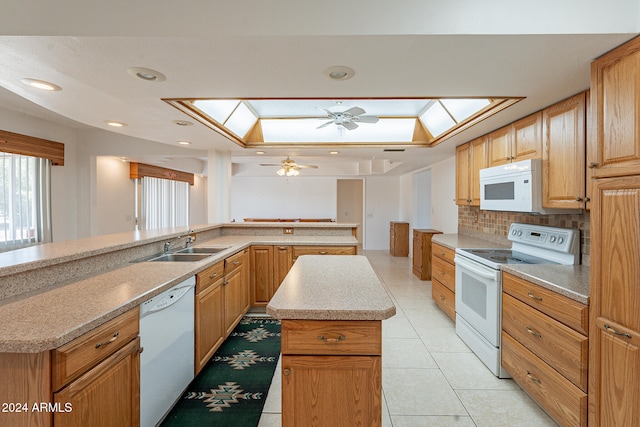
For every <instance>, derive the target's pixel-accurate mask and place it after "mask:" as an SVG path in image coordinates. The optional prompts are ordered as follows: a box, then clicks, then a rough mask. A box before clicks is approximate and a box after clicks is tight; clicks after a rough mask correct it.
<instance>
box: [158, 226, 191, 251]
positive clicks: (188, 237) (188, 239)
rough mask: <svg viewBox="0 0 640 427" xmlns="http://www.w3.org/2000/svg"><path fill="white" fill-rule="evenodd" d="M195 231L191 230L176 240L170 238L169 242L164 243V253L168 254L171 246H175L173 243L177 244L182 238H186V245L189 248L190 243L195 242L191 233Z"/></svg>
mask: <svg viewBox="0 0 640 427" xmlns="http://www.w3.org/2000/svg"><path fill="white" fill-rule="evenodd" d="M193 232H194V231H193V230H189V234H187V235H185V236H178V237H177V238H176V239H175V240H169V241H168V242H165V244H164V253H165V254H168V253H169V251H171V248H172V247H173V245H174V244H176V243H177V242H179V241H180V240H182V239H185V244H184V247H185V248H188V247H189V245H190V244H191V243H193V242H194V238H193V236H192V235H191V234H192V233H193Z"/></svg>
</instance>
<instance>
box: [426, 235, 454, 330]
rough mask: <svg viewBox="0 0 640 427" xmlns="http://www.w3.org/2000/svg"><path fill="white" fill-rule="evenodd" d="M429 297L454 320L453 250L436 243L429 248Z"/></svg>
mask: <svg viewBox="0 0 640 427" xmlns="http://www.w3.org/2000/svg"><path fill="white" fill-rule="evenodd" d="M431 253H432V257H431V264H432V265H431V268H432V275H431V297H432V298H433V300H434V301H435V303H436V304H438V307H440V308H441V309H442V311H444V312H445V313H446V314H447V315H448V316H449V317H450V318H451V320H453V321H454V322H455V320H456V296H455V293H456V265H455V263H454V261H453V258H454V257H455V251H454V250H453V249H449V248H447V247H444V246H442V245H439V244H437V243H433V244H432V249H431Z"/></svg>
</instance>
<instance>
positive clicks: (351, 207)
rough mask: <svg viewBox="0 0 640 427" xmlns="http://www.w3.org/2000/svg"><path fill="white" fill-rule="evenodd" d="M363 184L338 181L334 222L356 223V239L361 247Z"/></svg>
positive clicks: (355, 181) (356, 181)
mask: <svg viewBox="0 0 640 427" xmlns="http://www.w3.org/2000/svg"><path fill="white" fill-rule="evenodd" d="M363 210H364V184H363V180H361V179H338V188H337V202H336V221H337V222H350V223H357V224H358V230H357V235H356V238H357V239H358V246H360V247H362V236H363V235H364V234H363V222H362V221H363Z"/></svg>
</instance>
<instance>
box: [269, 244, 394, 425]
mask: <svg viewBox="0 0 640 427" xmlns="http://www.w3.org/2000/svg"><path fill="white" fill-rule="evenodd" d="M267 313H268V314H270V315H271V316H273V317H275V318H277V319H281V320H282V425H283V426H284V427H287V426H300V425H308V426H325V425H331V426H380V425H381V422H382V404H381V399H382V360H381V359H382V320H384V319H388V318H390V317H392V316H393V315H395V313H396V308H395V305H394V304H393V302H392V301H391V299H390V298H389V296H388V294H387V292H386V291H385V289H384V287H383V286H382V284H381V283H380V280H379V279H378V277H377V276H376V274H375V272H374V271H373V269H372V268H371V265H370V264H369V261H368V260H367V259H366V257H364V256H357V255H354V256H332V255H329V256H317V255H306V256H302V257H300V258H298V260H297V261H296V263H295V264H294V265H293V268H292V269H291V270H290V271H289V274H287V276H286V278H285V279H284V281H283V282H282V284H281V285H280V287H279V288H278V291H277V292H276V294H275V295H274V296H273V298H272V299H271V301H270V302H269V304H268V305H267Z"/></svg>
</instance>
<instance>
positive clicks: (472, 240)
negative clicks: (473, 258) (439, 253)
mask: <svg viewBox="0 0 640 427" xmlns="http://www.w3.org/2000/svg"><path fill="white" fill-rule="evenodd" d="M505 239H506V238H505ZM431 242H435V243H438V244H440V245H443V246H446V247H448V248H449V249H453V250H455V249H458V248H510V247H511V245H510V244H504V245H503V244H500V243H494V242H491V241H489V240H483V239H478V238H476V237H472V236H467V235H465V234H455V233H449V234H434V235H433V237H432V238H431Z"/></svg>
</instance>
